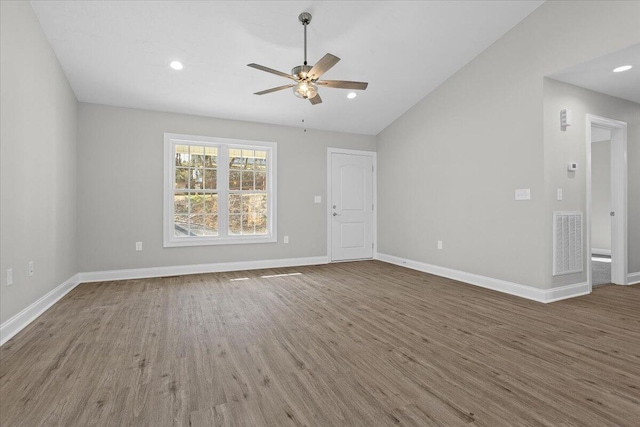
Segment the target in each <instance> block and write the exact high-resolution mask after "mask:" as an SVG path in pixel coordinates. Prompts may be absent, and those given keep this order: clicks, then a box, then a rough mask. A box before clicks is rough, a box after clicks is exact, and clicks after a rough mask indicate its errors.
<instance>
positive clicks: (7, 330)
mask: <svg viewBox="0 0 640 427" xmlns="http://www.w3.org/2000/svg"><path fill="white" fill-rule="evenodd" d="M80 283H81V282H80V275H79V274H76V275H74V276H72V277H70V278H69V279H67V280H65V281H64V282H63V283H62V284H60V285H58V286H56V287H55V288H54V289H52V290H51V291H49V292H48V293H47V294H46V295H44V296H42V297H40V298H39V299H38V300H37V301H36V302H34V303H33V304H31V305H29V306H28V307H27V308H25V309H24V310H22V311H21V312H20V313H18V314H16V315H15V316H13V317H12V318H10V319H8V320H7V321H5V322H4V323H3V324H1V325H0V346H2V345H4V343H6V342H7V341H9V340H10V339H11V338H12V337H13V336H14V335H16V334H17V333H18V332H20V331H21V330H23V329H24V328H26V327H27V326H28V325H29V324H30V323H31V322H33V321H34V320H36V319H37V318H38V317H40V315H41V314H42V313H44V312H45V311H47V310H48V309H49V307H51V306H52V305H53V304H55V303H56V302H58V301H60V300H61V299H62V298H63V297H64V296H65V295H67V294H68V293H69V292H71V291H72V290H73V289H74V288H75V287H76V286H78V285H79V284H80Z"/></svg>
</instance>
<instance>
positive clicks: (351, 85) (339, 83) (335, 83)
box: [316, 80, 369, 90]
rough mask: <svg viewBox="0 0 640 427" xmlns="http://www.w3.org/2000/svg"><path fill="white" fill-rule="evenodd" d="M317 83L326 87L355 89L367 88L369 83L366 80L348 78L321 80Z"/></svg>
mask: <svg viewBox="0 0 640 427" xmlns="http://www.w3.org/2000/svg"><path fill="white" fill-rule="evenodd" d="M316 84H317V85H322V86H326V87H334V88H338V89H354V90H365V89H366V88H367V86H368V85H369V83H365V82H350V81H346V80H321V81H317V82H316Z"/></svg>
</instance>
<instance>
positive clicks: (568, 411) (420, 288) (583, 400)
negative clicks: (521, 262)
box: [0, 261, 640, 427]
mask: <svg viewBox="0 0 640 427" xmlns="http://www.w3.org/2000/svg"><path fill="white" fill-rule="evenodd" d="M279 273H301V274H299V275H289V276H282V277H266V278H262V277H261V276H263V275H273V274H279ZM243 278H247V279H246V280H232V279H243ZM0 425H1V426H3V427H9V426H29V427H31V426H40V425H60V426H90V425H105V426H128V425H132V426H170V425H180V426H210V425H233V426H254V425H255V426H262V425H268V426H287V425H318V426H378V425H379V426H384V425H419V426H427V425H444V426H458V425H460V426H520V425H530V426H543V425H547V426H590V425H593V426H610V425H621V426H638V425H640V287H639V286H628V287H621V286H604V287H599V288H597V289H596V290H595V291H594V293H593V294H591V295H589V296H586V297H580V298H576V299H571V300H567V301H561V302H557V303H554V304H550V305H543V304H539V303H535V302H531V301H527V300H524V299H520V298H516V297H511V296H508V295H504V294H500V293H497V292H492V291H489V290H485V289H482V288H477V287H473V286H470V285H464V284H461V283H458V282H455V281H451V280H448V279H443V278H440V277H437V276H430V275H427V274H424V273H419V272H416V271H412V270H408V269H403V268H400V267H396V266H392V265H390V264H385V263H382V262H378V261H368V262H357V263H344V264H332V265H325V266H316V267H301V268H290V269H275V270H261V271H251V272H234V273H222V274H203V275H192V276H182V277H169V278H159V279H147V280H129V281H121V282H104V283H95V284H83V285H80V286H78V287H77V288H76V289H74V290H73V291H72V292H71V293H69V294H68V295H67V296H66V297H65V298H64V299H62V300H61V301H60V302H59V303H57V304H56V305H54V306H53V307H52V308H51V309H50V310H49V311H47V312H46V313H45V314H44V315H42V316H41V317H40V318H38V319H37V321H35V322H34V323H32V324H31V325H30V326H29V327H27V328H26V329H25V330H24V331H22V332H21V333H20V334H18V335H17V336H16V337H14V338H13V339H12V340H10V341H9V342H8V343H6V344H5V345H4V346H3V347H2V348H1V349H0Z"/></svg>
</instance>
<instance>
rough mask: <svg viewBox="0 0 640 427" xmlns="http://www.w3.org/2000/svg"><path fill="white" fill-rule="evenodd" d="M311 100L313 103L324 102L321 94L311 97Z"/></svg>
mask: <svg viewBox="0 0 640 427" xmlns="http://www.w3.org/2000/svg"><path fill="white" fill-rule="evenodd" d="M309 102H311V104H313V105H316V104H320V103H321V102H322V98H320V94H317V95H316V96H314V97H313V98H311V99H309Z"/></svg>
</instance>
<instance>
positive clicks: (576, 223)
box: [553, 212, 583, 276]
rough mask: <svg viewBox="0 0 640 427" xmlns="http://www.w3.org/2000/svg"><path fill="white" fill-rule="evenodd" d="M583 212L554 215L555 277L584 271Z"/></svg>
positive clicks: (555, 213)
mask: <svg viewBox="0 0 640 427" xmlns="http://www.w3.org/2000/svg"><path fill="white" fill-rule="evenodd" d="M582 258H583V256H582V212H554V213H553V275H554V276H559V275H561V274H569V273H578V272H581V271H582Z"/></svg>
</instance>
